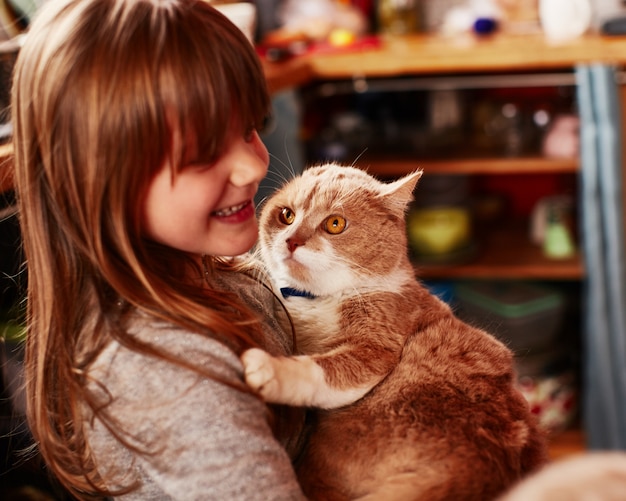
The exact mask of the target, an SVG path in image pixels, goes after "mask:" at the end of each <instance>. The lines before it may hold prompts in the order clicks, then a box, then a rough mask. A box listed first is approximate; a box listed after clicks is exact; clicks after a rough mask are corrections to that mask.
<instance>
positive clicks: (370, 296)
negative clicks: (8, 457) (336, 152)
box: [242, 164, 546, 501]
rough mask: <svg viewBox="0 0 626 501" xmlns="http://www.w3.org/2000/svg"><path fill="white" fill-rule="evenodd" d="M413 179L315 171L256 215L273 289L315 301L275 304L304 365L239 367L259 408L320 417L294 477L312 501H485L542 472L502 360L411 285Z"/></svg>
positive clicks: (251, 361) (490, 342)
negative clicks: (262, 402) (287, 407)
mask: <svg viewBox="0 0 626 501" xmlns="http://www.w3.org/2000/svg"><path fill="white" fill-rule="evenodd" d="M420 175H421V173H419V172H417V173H414V174H412V175H409V176H407V177H405V178H403V179H401V180H399V181H396V182H394V183H389V184H387V183H381V182H379V181H377V180H375V179H374V178H373V177H371V176H370V175H368V174H366V173H365V172H364V171H362V170H359V169H357V168H353V167H342V166H337V165H334V164H329V165H325V166H320V167H312V168H309V169H307V170H306V171H305V172H304V174H303V175H302V176H301V177H297V178H295V179H293V180H291V181H290V182H289V183H288V184H287V185H286V186H284V187H283V188H282V189H280V190H279V191H278V192H277V193H275V195H274V196H273V197H272V198H271V199H270V200H269V201H268V202H267V203H266V205H265V206H264V209H263V211H262V215H261V219H260V228H261V230H260V241H259V247H260V251H261V255H262V258H263V260H264V262H265V263H266V265H267V268H268V270H269V272H270V274H271V275H272V278H273V280H274V282H275V285H276V286H277V287H285V286H287V287H291V288H295V289H299V290H302V291H306V292H307V293H310V294H312V295H313V296H315V297H287V298H286V299H285V304H286V306H287V308H288V310H289V312H290V313H291V315H292V317H293V320H294V323H295V326H296V336H297V343H298V350H299V353H301V355H298V356H295V357H284V358H272V357H270V356H269V355H268V354H266V353H265V352H263V351H261V350H256V349H253V350H249V351H247V352H245V353H244V354H243V356H242V360H243V362H244V366H245V371H246V380H247V382H248V383H249V385H250V386H252V387H253V388H254V389H256V390H258V391H259V392H260V394H261V395H262V396H263V397H264V398H265V399H266V400H267V401H270V402H280V403H286V404H292V405H301V406H311V407H319V408H322V409H323V410H319V411H317V412H316V413H315V414H314V416H315V418H316V419H315V423H314V424H313V425H312V435H311V438H310V441H309V445H308V448H307V449H306V451H305V452H304V454H303V457H302V460H301V461H300V462H299V463H298V464H297V473H298V477H299V479H300V481H301V485H302V487H303V490H304V492H305V494H306V495H307V496H308V497H309V498H310V499H319V500H325V501H330V500H343V499H368V500H370V499H371V500H383V501H389V500H394V499H400V500H411V499H420V500H426V501H437V500H454V501H460V500H476V501H487V500H489V499H493V498H495V497H496V496H497V495H498V494H500V493H501V492H502V491H504V490H505V489H506V488H507V487H509V486H510V485H512V484H513V483H514V482H516V481H517V480H519V479H520V478H521V477H522V476H524V474H526V473H527V472H530V471H531V470H533V469H535V468H536V467H538V466H539V465H540V464H542V463H543V462H544V460H545V455H546V454H545V444H544V441H543V435H542V433H541V432H540V431H539V430H538V429H537V425H536V420H535V419H534V418H533V416H531V414H530V413H529V410H528V406H527V403H526V401H525V400H524V398H523V396H522V395H521V394H520V393H519V392H518V391H517V390H516V388H515V374H514V369H513V358H512V354H511V352H510V351H509V350H508V349H507V348H506V347H505V346H504V345H503V344H501V343H500V342H499V341H498V340H496V339H495V338H494V337H492V336H491V335H489V334H487V333H485V332H483V331H481V330H479V329H476V328H473V327H471V326H469V325H467V324H465V323H463V322H461V321H460V320H459V319H457V318H456V317H455V316H454V314H453V313H452V311H451V310H450V308H449V307H448V306H447V305H446V304H445V303H444V302H442V301H440V300H439V299H438V298H436V297H435V296H433V295H431V294H430V293H429V292H428V291H427V289H426V288H425V287H424V286H423V285H421V284H420V282H419V281H418V280H416V279H415V277H414V269H413V267H412V265H411V263H410V261H409V259H408V253H407V240H406V229H405V222H404V216H405V211H406V208H407V204H408V203H409V202H410V200H411V199H412V192H413V189H414V187H415V184H416V183H417V180H418V178H419V177H420ZM285 208H286V209H287V212H285V214H284V215H283V216H281V212H282V211H283V210H284V209H285ZM292 216H293V221H292V222H291V224H284V223H282V222H281V217H282V219H283V220H285V219H287V220H290V221H291V217H292ZM329 216H330V217H331V219H330V220H328V219H327V218H328V217H329ZM338 216H340V217H338ZM342 218H344V219H342ZM343 220H345V221H346V226H345V230H343V231H339V232H338V233H336V234H331V233H329V232H328V231H327V230H326V228H327V227H328V224H327V221H330V227H331V230H332V229H333V227H337V224H339V225H340V226H338V229H339V230H340V229H341V223H342V221H343ZM333 224H334V226H333Z"/></svg>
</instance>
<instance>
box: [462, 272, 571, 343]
mask: <svg viewBox="0 0 626 501" xmlns="http://www.w3.org/2000/svg"><path fill="white" fill-rule="evenodd" d="M456 298H457V304H458V311H457V314H458V316H459V318H461V319H463V320H465V321H466V322H468V323H470V324H472V325H475V326H476V327H480V328H481V329H484V330H486V331H488V332H490V333H491V334H494V335H495V336H496V337H498V338H499V339H500V340H502V341H503V342H504V343H505V344H506V345H507V346H509V348H511V349H512V350H513V351H514V352H516V353H528V352H531V351H538V350H545V349H548V348H550V347H552V346H554V344H555V343H556V341H557V338H558V336H559V334H560V330H561V327H562V325H563V315H564V311H565V299H564V297H563V295H562V294H561V293H560V292H558V291H556V290H553V289H551V288H548V287H544V286H539V285H536V284H531V283H526V282H518V281H496V282H491V281H484V282H472V283H464V284H460V285H457V287H456Z"/></svg>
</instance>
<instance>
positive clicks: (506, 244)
mask: <svg viewBox="0 0 626 501" xmlns="http://www.w3.org/2000/svg"><path fill="white" fill-rule="evenodd" d="M477 241H478V242H480V244H479V246H478V248H477V250H476V252H475V255H474V256H473V257H472V258H468V260H467V261H466V262H463V263H455V264H431V263H420V262H419V261H416V262H415V264H414V266H415V269H416V274H417V276H418V277H419V278H422V279H452V278H453V279H521V280H582V279H583V278H584V277H585V268H584V264H583V260H582V257H581V255H580V253H577V254H576V255H575V256H573V257H569V258H565V259H553V258H549V257H547V256H545V254H544V253H543V251H542V249H541V247H539V246H537V245H535V244H533V243H532V242H531V241H530V239H529V237H528V230H527V226H526V225H524V224H523V223H519V222H515V223H512V224H508V225H505V224H500V225H498V227H496V228H493V229H492V230H490V231H489V232H485V233H484V234H483V233H482V232H481V234H480V237H478V238H477Z"/></svg>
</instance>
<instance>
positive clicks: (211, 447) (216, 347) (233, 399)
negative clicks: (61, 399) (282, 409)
mask: <svg viewBox="0 0 626 501" xmlns="http://www.w3.org/2000/svg"><path fill="white" fill-rule="evenodd" d="M219 282H220V284H221V285H222V286H223V287H224V288H227V289H229V290H231V291H236V292H237V294H239V295H240V296H243V299H244V300H245V301H246V302H247V303H248V304H249V305H250V307H251V308H252V309H253V310H255V311H257V312H259V313H260V314H262V315H263V317H264V319H265V329H264V331H265V335H266V336H265V337H266V346H265V347H264V348H265V349H266V350H267V351H269V352H270V353H273V354H289V353H291V351H292V345H291V338H290V335H287V334H286V333H285V332H284V331H282V330H281V329H280V327H279V326H278V324H277V323H276V322H275V320H274V317H275V314H276V312H275V311H274V308H275V307H276V303H275V300H274V298H273V296H272V295H271V293H270V292H269V291H268V290H267V289H265V288H264V287H262V286H261V285H259V284H258V283H257V282H256V281H254V280H251V279H249V278H248V277H246V276H244V275H241V274H237V273H223V274H222V275H221V276H220V277H219ZM132 331H133V333H134V334H135V335H136V336H137V337H138V338H139V339H141V340H142V341H148V342H151V343H155V344H157V345H158V346H160V347H165V348H167V350H168V351H169V352H171V353H172V354H173V355H184V358H185V360H187V361H189V362H192V363H194V364H204V365H205V366H206V367H209V368H210V369H211V370H212V371H215V372H216V373H217V374H218V375H219V376H220V378H223V379H224V382H218V381H215V380H212V379H208V378H202V377H199V376H198V375H197V374H196V373H194V372H192V371H190V370H189V369H186V368H183V367H180V366H178V365H176V364H173V363H170V362H167V361H164V360H161V359H158V358H155V357H151V356H147V355H142V354H139V353H137V352H134V351H131V350H129V349H127V348H125V347H123V346H121V345H120V344H118V343H117V342H113V343H111V344H109V345H108V346H107V348H106V349H105V350H104V351H103V352H102V354H101V355H100V356H99V358H98V359H97V361H96V362H95V364H94V365H93V366H92V368H91V370H90V373H89V375H90V377H91V378H92V381H93V383H92V385H91V388H92V390H93V391H94V394H96V395H99V396H100V397H102V398H104V397H106V395H107V394H108V395H110V398H111V402H112V403H111V404H110V405H109V407H108V409H109V411H110V414H111V415H112V416H113V417H114V419H115V420H116V421H117V422H118V423H119V428H120V429H122V430H123V434H122V435H121V437H119V438H121V439H122V440H119V439H118V438H116V437H115V436H114V435H113V434H112V433H111V431H110V430H108V429H107V427H105V425H104V424H103V423H102V422H101V421H100V420H99V419H91V418H92V416H91V415H90V414H89V413H87V415H86V419H87V420H88V422H89V423H90V425H89V432H88V441H89V447H90V448H91V450H92V452H93V454H94V457H95V458H96V461H97V466H98V470H99V472H100V473H101V475H102V476H103V477H104V478H107V479H112V478H113V479H115V481H114V482H111V484H110V487H112V488H116V487H119V486H128V485H131V484H133V483H136V484H137V486H138V487H137V489H135V490H133V491H132V492H130V493H129V494H126V495H123V496H120V497H119V499H122V500H147V499H150V500H212V499H215V500H217V499H219V500H246V501H254V500H262V501H269V500H296V499H304V497H303V495H302V493H301V491H300V488H299V486H298V483H297V480H296V477H295V474H294V472H293V468H292V465H291V460H290V455H289V454H288V453H287V451H286V448H288V449H289V450H290V452H291V454H292V456H295V455H296V453H297V449H298V444H299V443H300V431H301V430H302V427H301V423H302V422H303V419H302V418H303V413H300V412H296V413H295V414H294V413H293V412H290V413H287V415H291V417H290V419H294V415H295V416H297V419H298V422H297V423H296V424H297V426H295V428H296V429H297V430H299V431H298V433H296V434H295V435H294V434H291V435H287V436H281V439H280V440H279V439H277V438H276V436H275V435H274V434H273V432H272V428H271V426H270V418H269V416H270V412H269V411H268V407H267V406H266V405H265V404H264V403H263V402H262V401H261V400H260V399H258V398H257V397H255V396H254V395H251V394H249V393H244V392H241V391H239V390H237V389H235V388H233V387H231V386H229V385H228V384H225V383H226V382H232V383H238V384H240V383H241V382H242V381H243V367H242V365H241V362H240V361H239V358H238V357H237V355H236V354H235V353H233V352H232V351H231V350H230V349H229V348H227V347H226V346H224V345H223V344H221V343H220V342H218V341H216V340H213V339H207V338H205V337H202V336H199V335H197V334H194V333H190V332H186V331H182V330H181V329H179V328H176V327H174V326H171V325H167V324H164V323H163V322H156V321H155V320H153V319H147V318H142V317H141V316H140V315H137V319H136V321H135V322H134V324H133V328H132ZM281 416H283V414H281V413H277V414H275V415H274V419H278V420H279V421H278V426H277V428H278V433H277V435H278V436H280V435H281V434H280V428H281V427H280V419H281ZM292 424H293V423H292ZM117 429H118V427H116V431H117ZM282 435H285V434H284V433H283V434H282ZM124 441H127V442H128V443H129V444H131V445H132V446H136V447H137V448H138V449H139V450H140V451H142V453H137V452H136V451H133V450H132V447H127V446H125V445H124V444H123V442H124Z"/></svg>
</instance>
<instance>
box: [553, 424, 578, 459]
mask: <svg viewBox="0 0 626 501" xmlns="http://www.w3.org/2000/svg"><path fill="white" fill-rule="evenodd" d="M586 450H587V444H586V439H585V433H584V431H583V429H582V428H580V427H573V428H569V429H567V430H564V431H562V432H559V433H555V434H554V435H550V436H549V437H548V453H549V455H550V459H551V460H556V459H561V458H564V457H567V456H571V455H572V454H580V453H582V452H585V451H586Z"/></svg>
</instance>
